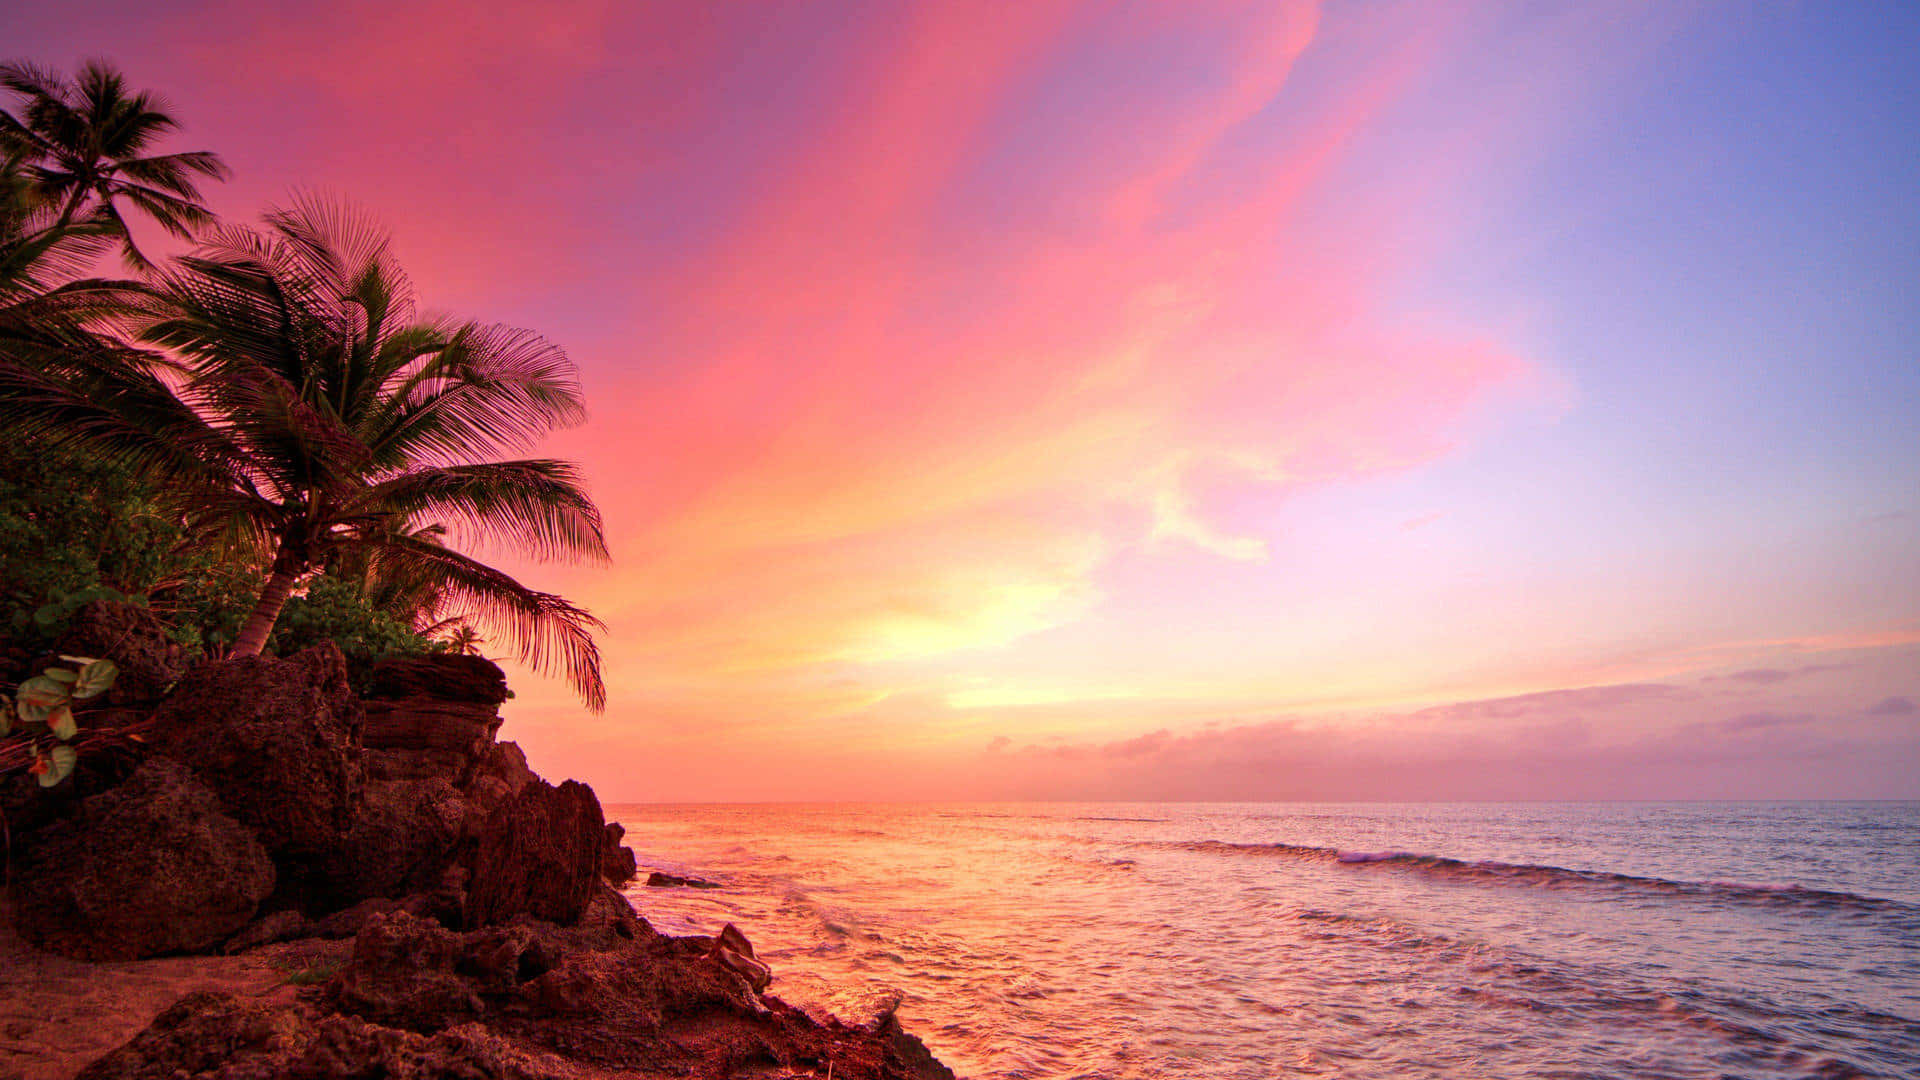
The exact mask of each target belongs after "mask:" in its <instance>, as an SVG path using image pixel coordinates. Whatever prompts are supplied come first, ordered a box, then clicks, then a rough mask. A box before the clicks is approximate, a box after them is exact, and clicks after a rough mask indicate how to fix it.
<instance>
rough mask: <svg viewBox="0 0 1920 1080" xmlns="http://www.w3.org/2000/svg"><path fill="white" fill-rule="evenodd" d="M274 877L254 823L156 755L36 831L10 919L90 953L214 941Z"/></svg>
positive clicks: (153, 951) (138, 952)
mask: <svg viewBox="0 0 1920 1080" xmlns="http://www.w3.org/2000/svg"><path fill="white" fill-rule="evenodd" d="M274 882H275V873H274V866H273V862H272V861H271V860H270V859H269V858H268V856H267V852H266V849H265V848H264V847H263V846H262V845H261V844H260V843H259V841H258V840H256V839H255V838H254V836H253V833H252V832H251V831H250V830H248V829H247V828H245V827H244V826H243V825H241V823H239V822H238V821H235V820H234V819H233V818H232V817H230V816H228V815H227V813H226V812H225V810H224V808H223V807H222V806H221V804H220V802H219V800H218V799H216V798H215V797H214V793H213V792H212V791H211V790H210V789H209V788H208V787H207V786H206V785H205V784H203V783H201V782H200V780H199V779H198V778H197V777H196V776H195V775H194V773H193V772H192V770H190V769H188V768H187V767H186V766H184V765H182V764H180V763H178V762H176V761H173V760H171V759H168V758H164V757H155V758H152V759H149V760H148V761H147V762H146V763H144V764H143V765H141V766H140V768H139V769H137V770H136V771H135V772H134V774H133V775H132V776H131V777H130V778H129V779H128V780H127V781H126V782H125V783H123V784H121V785H120V786H118V787H116V788H114V789H112V790H110V791H106V792H103V793H101V794H99V795H95V796H93V797H92V798H89V799H87V800H86V801H85V803H84V804H83V806H82V808H81V812H80V813H79V814H78V815H76V816H75V817H73V818H71V819H69V820H66V821H63V822H61V823H59V824H57V825H54V826H52V827H50V828H48V829H47V830H45V831H44V832H43V833H42V834H41V835H40V836H38V837H37V838H36V840H35V843H34V845H33V848H32V851H31V854H30V856H29V857H28V859H27V860H25V864H24V865H23V866H22V867H21V868H20V870H19V872H18V874H17V875H16V876H15V878H14V881H13V892H14V897H15V904H14V907H15V911H14V921H15V925H16V926H17V927H18V928H19V930H20V933H21V936H23V937H25V938H26V939H27V940H29V941H31V942H33V943H34V944H36V945H38V946H40V947H41V948H44V949H48V950H51V951H53V952H58V953H62V954H65V955H68V956H76V957H80V958H83V959H88V960H130V959H138V958H140V957H146V956H160V955H165V954H167V953H180V952H203V951H211V950H213V949H216V948H218V947H219V945H220V944H221V943H222V942H224V941H226V940H227V939H228V938H229V937H231V936H232V935H233V934H234V933H235V932H236V931H238V930H240V928H241V927H243V926H245V925H246V924H247V922H248V921H249V920H251V919H252V918H253V915H254V912H255V910H256V909H257V908H258V906H259V903H260V901H262V900H264V899H266V897H267V896H268V895H270V894H271V893H272V892H273V890H274Z"/></svg>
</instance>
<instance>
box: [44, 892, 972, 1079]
mask: <svg viewBox="0 0 1920 1080" xmlns="http://www.w3.org/2000/svg"><path fill="white" fill-rule="evenodd" d="M606 894H607V890H602V893H601V895H602V896H604V895H606ZM614 899H615V900H616V901H617V899H618V898H617V897H615V898H614ZM621 926H625V927H627V929H626V932H625V933H624V934H622V933H620V932H618V929H619V927H621ZM710 945H711V941H710V940H709V939H700V938H690V939H673V938H665V937H661V936H660V935H658V934H655V933H654V932H653V931H652V930H651V929H649V928H648V927H647V926H646V924H645V923H643V922H639V921H638V920H635V919H633V917H632V914H631V912H628V913H627V915H626V921H625V922H621V923H617V924H614V923H609V924H607V925H600V926H592V927H588V926H582V927H578V928H573V929H563V928H559V927H554V926H551V925H547V924H543V923H537V922H527V923H522V924H518V925H514V926H506V927H489V928H487V929H483V930H476V931H468V932H464V933H460V932H454V931H449V930H446V929H444V928H442V927H440V926H438V925H435V924H434V923H432V922H429V921H425V920H421V919H416V918H413V917H412V916H409V915H406V914H402V913H394V914H390V915H384V916H376V917H375V918H373V919H372V920H370V921H369V923H368V925H367V927H366V929H364V930H363V931H362V932H361V935H360V937H359V938H358V940H357V941H356V942H355V945H354V951H353V957H352V959H351V961H350V962H349V963H348V964H347V966H346V967H345V968H344V969H343V970H341V971H340V973H339V974H338V975H336V976H335V977H334V979H333V980H332V982H330V983H329V984H328V985H327V986H326V987H325V988H324V989H323V990H322V991H321V993H320V994H319V995H318V998H317V1000H314V1001H312V1002H311V1003H309V1004H303V1005H280V1006H265V1005H260V1004H255V1003H246V1002H241V1001H238V1000H236V999H234V998H232V997H230V996H228V995H225V994H195V995H192V996H189V997H187V998H185V999H182V1000H181V1001H180V1002H179V1003H178V1004H176V1005H174V1006H173V1007H172V1008H170V1009H168V1010H167V1011H166V1012H164V1013H162V1014H161V1016H160V1018H159V1019H157V1020H156V1021H154V1023H153V1024H152V1026H150V1027H149V1028H148V1029H147V1030H146V1031H145V1032H143V1033H141V1034H140V1035H138V1036H136V1037H135V1038H134V1039H133V1040H132V1041H131V1042H129V1043H127V1044H126V1045H125V1046H123V1047H121V1048H120V1049H119V1050H116V1051H114V1052H113V1053H111V1054H108V1055H107V1056H106V1057H103V1058H101V1059H100V1060H98V1061H96V1062H94V1063H93V1064H92V1065H89V1066H88V1067H87V1068H86V1069H84V1070H82V1071H81V1073H80V1074H79V1080H163V1078H164V1080H179V1078H194V1080H199V1078H206V1080H214V1078H218V1080H240V1078H253V1077H260V1078H265V1077H304V1078H310V1080H334V1078H346V1077H356V1078H358V1077H406V1078H414V1080H425V1078H442V1077H444V1078H449V1080H451V1078H455V1077H458V1078H462V1080H476V1078H508V1077H514V1078H528V1080H536V1078H537V1080H560V1078H566V1080H576V1078H577V1080H586V1078H589V1077H607V1076H625V1077H633V1078H635V1080H654V1078H665V1077H675V1078H686V1077H700V1078H703V1080H733V1078H739V1080H748V1078H761V1080H764V1078H767V1077H773V1076H794V1075H802V1076H825V1075H827V1072H828V1069H829V1068H831V1070H832V1075H833V1076H835V1077H837V1078H840V1080H953V1074H952V1073H951V1072H949V1071H948V1070H947V1069H945V1068H944V1067H942V1066H941V1065H940V1064H939V1063H938V1062H936V1061H934V1060H933V1058H932V1057H931V1056H930V1055H929V1054H928V1053H927V1051H926V1048H925V1047H924V1046H922V1045H921V1044H920V1043H919V1041H918V1040H916V1039H914V1038H913V1037H912V1036H909V1035H907V1034H905V1033H904V1032H902V1031H901V1030H900V1028H899V1025H898V1024H897V1023H895V1022H894V1021H893V1020H892V1019H891V1017H890V1016H889V1017H887V1018H885V1019H882V1020H879V1021H877V1022H876V1023H875V1024H874V1025H873V1026H870V1027H856V1026H851V1025H847V1024H844V1023H841V1022H839V1021H836V1020H831V1019H828V1020H817V1019H814V1018H811V1017H809V1016H807V1015H806V1014H805V1013H804V1012H802V1011H800V1010H798V1009H794V1008H792V1007H790V1006H788V1005H787V1004H785V1003H784V1002H782V1001H780V1000H779V999H778V998H773V997H763V996H761V995H759V994H756V993H755V992H754V991H753V990H752V989H751V988H750V986H749V985H748V983H747V981H746V980H745V979H744V978H743V977H742V976H741V975H740V974H739V973H737V972H735V971H733V970H731V969H729V968H728V967H727V966H725V965H724V964H721V963H719V962H717V961H715V960H713V959H712V958H711V957H710V956H709V955H707V954H708V952H709V951H710V949H709V947H710Z"/></svg>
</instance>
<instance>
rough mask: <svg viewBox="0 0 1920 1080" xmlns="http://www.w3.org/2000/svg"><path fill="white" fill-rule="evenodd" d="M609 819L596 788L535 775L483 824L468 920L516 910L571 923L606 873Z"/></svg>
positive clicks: (499, 918)
mask: <svg viewBox="0 0 1920 1080" xmlns="http://www.w3.org/2000/svg"><path fill="white" fill-rule="evenodd" d="M605 842H606V828H605V819H604V818H602V817H601V816H600V800H599V799H597V798H595V797H594V795H593V789H592V788H590V787H588V786H587V785H585V784H582V783H579V782H577V781H573V780H569V781H567V782H566V783H564V784H561V785H560V786H559V787H554V786H553V785H551V784H549V783H547V782H545V781H543V780H535V781H533V782H532V783H530V784H528V785H527V786H525V787H524V788H522V789H521V790H520V792H519V794H517V795H514V796H512V797H510V798H507V799H505V800H503V801H501V802H500V803H499V804H498V805H497V806H495V807H494V808H493V810H492V812H491V813H489V814H488V815H487V817H486V819H485V821H484V822H483V823H482V824H481V825H480V826H479V829H478V832H477V834H476V836H475V837H474V847H473V855H472V859H471V861H470V862H469V864H468V868H469V870H470V875H469V877H468V885H467V902H466V913H465V919H464V921H465V923H466V925H467V926H469V927H476V926H486V925H490V924H493V923H502V922H506V921H508V920H510V919H512V918H514V917H515V916H517V915H523V914H524V915H531V916H532V917H534V918H536V919H544V920H546V921H548V922H554V923H560V924H562V925H570V924H572V923H575V922H578V921H579V920H580V916H581V915H582V914H583V913H584V912H585V911H586V908H587V901H588V900H589V899H591V898H592V896H593V893H594V889H595V887H596V886H597V885H598V883H599V881H600V857H601V847H602V846H603V845H604V844H605Z"/></svg>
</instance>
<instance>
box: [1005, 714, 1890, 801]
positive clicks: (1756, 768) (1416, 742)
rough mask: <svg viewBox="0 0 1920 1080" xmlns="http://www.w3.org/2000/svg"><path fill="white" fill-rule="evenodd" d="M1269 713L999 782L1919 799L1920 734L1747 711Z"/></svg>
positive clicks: (1440, 795) (1381, 795)
mask: <svg viewBox="0 0 1920 1080" xmlns="http://www.w3.org/2000/svg"><path fill="white" fill-rule="evenodd" d="M1408 720H1409V718H1407V717H1399V718H1395V717H1386V716H1383V717H1376V718H1374V719H1372V720H1371V721H1368V722H1365V723H1359V724H1345V725H1342V724H1331V723H1315V722H1307V721H1301V720H1295V719H1283V720H1273V721H1265V722H1258V723H1250V724H1242V725H1234V726H1229V727H1225V728H1219V729H1210V730H1199V731H1194V732H1189V733H1186V734H1180V735H1176V734H1173V733H1170V732H1167V731H1155V732H1151V733H1148V734H1146V735H1141V736H1136V737H1133V738H1129V739H1123V740H1114V741H1110V742H1104V743H1077V744H1068V745H1062V746H1053V747H1037V746H1028V747H1025V748H1022V749H1020V750H1018V751H1014V752H1011V753H1003V754H1001V755H999V759H1000V763H999V765H998V766H996V769H997V772H996V775H997V776H998V777H1000V792H1001V793H1002V794H1003V795H1004V796H1006V797H1021V796H1022V795H1023V794H1031V793H1035V792H1038V791H1041V790H1046V791H1050V792H1055V793H1057V794H1056V795H1054V796H1053V797H1067V798H1085V799H1205V800H1264V799H1313V800H1343V799H1410V800H1429V799H1442V800H1444V799H1463V798H1515V799H1613V798H1649V799H1673V798H1762V797H1770V798H1786V797H1819V796H1821V795H1823V794H1831V793H1832V792H1835V791H1845V792H1849V793H1851V794H1853V795H1854V796H1856V797H1887V798H1912V797H1915V796H1916V795H1920V780H1916V773H1915V769H1916V767H1917V766H1920V741H1917V740H1914V739H1912V738H1911V737H1900V736H1897V735H1888V734H1887V733H1885V732H1882V731H1877V730H1874V729H1871V728H1865V727H1849V726H1845V725H1841V724H1839V723H1838V722H1836V721H1831V720H1828V721H1822V720H1820V719H1819V718H1817V717H1815V716H1813V715H1802V714H1794V715H1786V714H1777V713H1751V714H1745V715H1742V716H1737V717H1733V718H1731V719H1728V720H1724V721H1716V722H1701V723H1694V724H1683V725H1681V726H1680V727H1678V728H1675V729H1671V730H1662V731H1644V732H1634V733H1630V734H1626V735H1624V736H1623V735H1614V734H1609V733H1608V732H1607V731H1606V730H1605V729H1604V728H1603V727H1601V726H1599V725H1597V724H1595V723H1591V722H1585V721H1578V720H1569V721H1531V720H1530V721H1527V722H1526V723H1524V724H1522V725H1521V726H1518V727H1516V728H1513V729H1511V730H1508V731H1505V732H1500V733H1491V732H1484V731H1474V730H1463V729H1449V728H1445V727H1438V726H1431V725H1418V724H1412V723H1409V722H1408Z"/></svg>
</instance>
